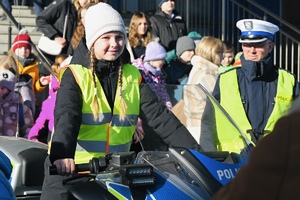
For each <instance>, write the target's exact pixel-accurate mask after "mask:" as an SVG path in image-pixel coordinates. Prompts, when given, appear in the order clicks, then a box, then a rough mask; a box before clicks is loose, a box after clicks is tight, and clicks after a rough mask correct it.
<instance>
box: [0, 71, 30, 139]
mask: <svg viewBox="0 0 300 200" xmlns="http://www.w3.org/2000/svg"><path fill="white" fill-rule="evenodd" d="M16 80H17V79H16V76H15V74H14V73H13V72H11V71H10V70H6V69H0V135H4V136H16V135H17V136H23V137H27V134H28V133H29V130H30V128H31V127H32V126H33V121H34V120H33V116H32V113H31V110H30V109H29V108H28V107H27V106H26V105H25V104H23V100H22V96H21V95H20V94H18V93H16V92H15V91H14V89H15V84H16Z"/></svg>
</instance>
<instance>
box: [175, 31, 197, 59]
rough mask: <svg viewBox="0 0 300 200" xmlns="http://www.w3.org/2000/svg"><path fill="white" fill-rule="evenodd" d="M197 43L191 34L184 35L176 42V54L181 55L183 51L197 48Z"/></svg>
mask: <svg viewBox="0 0 300 200" xmlns="http://www.w3.org/2000/svg"><path fill="white" fill-rule="evenodd" d="M195 48H196V45H195V42H194V40H193V39H192V38H190V37H189V36H182V37H180V38H179V39H178V40H177V43H176V54H177V56H178V57H179V56H180V55H181V54H182V53H183V52H185V51H188V50H195Z"/></svg>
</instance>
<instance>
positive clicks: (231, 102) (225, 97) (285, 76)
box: [214, 69, 295, 153]
mask: <svg viewBox="0 0 300 200" xmlns="http://www.w3.org/2000/svg"><path fill="white" fill-rule="evenodd" d="M278 72H279V75H278V84H277V94H276V97H275V99H274V102H275V104H274V108H273V111H272V113H271V115H270V117H269V119H268V121H267V124H266V126H265V128H264V130H268V131H272V130H273V128H274V125H275V123H276V122H277V120H278V119H279V118H280V117H282V116H283V115H285V114H286V113H287V110H288V109H289V108H290V106H291V103H292V99H293V91H294V85H295V77H294V76H293V75H292V74H290V73H289V72H287V71H285V70H281V69H279V70H278ZM219 85H220V91H222V92H221V94H220V99H221V102H220V104H221V106H222V107H223V108H224V109H225V110H226V111H227V112H228V114H229V115H230V116H231V117H232V118H233V120H234V121H235V122H236V124H237V125H238V126H239V128H240V129H241V131H242V132H243V133H244V134H245V135H246V137H247V139H248V140H249V141H251V136H250V134H249V133H247V130H250V129H252V127H251V124H250V122H249V120H248V118H247V114H246V112H245V110H244V107H243V103H242V100H241V95H240V91H239V85H238V78H237V72H236V70H232V71H229V72H227V73H225V74H222V76H220V84H219ZM218 114H219V113H216V126H217V139H216V138H215V140H214V141H215V143H216V144H215V145H216V147H217V149H218V150H219V151H230V152H237V153H240V150H241V149H242V148H243V147H245V144H244V140H243V139H242V136H241V134H240V133H239V132H238V131H237V129H235V128H233V126H230V125H229V124H228V123H226V122H225V123H224V121H222V120H218V117H219V116H218Z"/></svg>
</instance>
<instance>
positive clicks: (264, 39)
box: [239, 38, 268, 43]
mask: <svg viewBox="0 0 300 200" xmlns="http://www.w3.org/2000/svg"><path fill="white" fill-rule="evenodd" d="M267 39H268V38H260V39H258V38H257V39H248V38H241V39H239V43H260V42H264V41H266V40H267Z"/></svg>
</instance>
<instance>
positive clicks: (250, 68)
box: [200, 19, 299, 152]
mask: <svg viewBox="0 0 300 200" xmlns="http://www.w3.org/2000/svg"><path fill="white" fill-rule="evenodd" d="M236 26H237V27H238V28H239V29H240V30H241V35H240V39H239V43H241V45H242V50H243V54H242V55H241V67H237V68H235V69H233V70H229V71H228V72H226V73H223V74H221V75H220V76H219V78H218V80H217V82H216V86H215V88H214V91H213V93H212V94H213V96H214V97H215V98H216V99H217V100H218V101H219V102H220V104H221V105H222V106H223V107H224V108H225V110H226V111H227V112H228V113H229V115H230V116H231V117H232V118H233V120H234V121H235V122H236V123H237V124H238V126H239V127H240V129H241V130H242V132H243V133H244V134H246V136H247V138H248V140H249V141H252V142H254V143H256V142H257V141H258V140H259V139H260V138H261V137H263V136H264V135H266V134H267V133H269V132H270V131H272V130H273V127H274V124H275V123H276V121H277V120H278V119H279V118H280V117H282V116H283V115H285V114H286V111H287V110H288V109H289V107H290V105H291V102H292V100H293V98H294V97H295V96H296V95H297V94H299V83H298V82H297V81H296V78H295V76H294V75H293V74H291V73H290V72H288V71H286V70H284V69H280V68H278V67H276V66H274V63H273V59H272V57H271V52H272V50H273V48H274V45H275V44H274V34H275V33H276V32H277V31H278V30H279V28H278V26H276V25H274V24H272V23H270V22H267V21H262V20H257V19H243V20H240V21H238V22H237V24H236ZM208 110H211V104H208V105H207V107H206V111H205V113H204V116H203V120H202V123H203V125H202V127H203V126H206V128H203V130H202V133H201V136H200V144H202V143H206V145H204V146H202V147H203V148H205V149H204V150H216V149H217V150H220V151H230V152H239V151H240V149H241V148H242V147H243V146H244V141H243V140H242V139H241V136H240V134H239V133H238V132H236V131H233V130H231V129H230V126H228V124H226V123H223V122H222V121H221V120H219V119H220V118H218V116H217V113H216V121H215V123H213V126H214V127H215V128H214V127H211V125H212V123H211V122H210V123H209V120H212V119H213V118H212V115H211V113H209V112H208ZM210 112H211V111H210ZM209 124H210V125H209ZM209 126H210V127H209ZM208 130H210V131H208ZM211 130H213V131H211ZM208 144H210V145H208Z"/></svg>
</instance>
